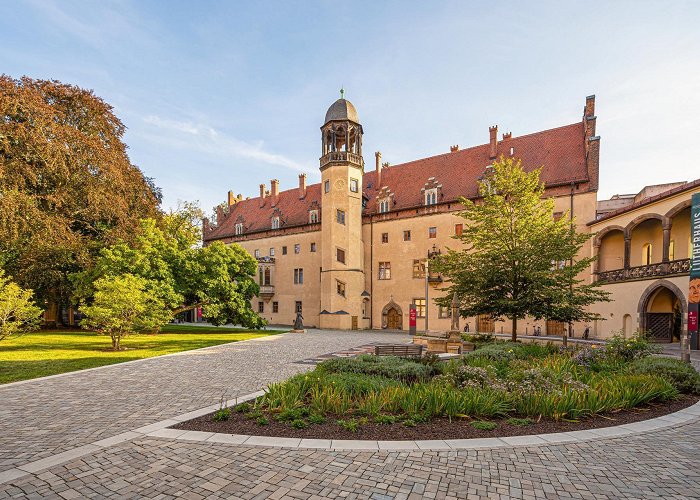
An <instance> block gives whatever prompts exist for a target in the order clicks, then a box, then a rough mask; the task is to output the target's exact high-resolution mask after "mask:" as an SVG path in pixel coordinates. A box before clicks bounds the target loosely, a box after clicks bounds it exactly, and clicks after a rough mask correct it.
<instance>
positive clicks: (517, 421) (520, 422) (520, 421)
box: [506, 417, 532, 426]
mask: <svg viewBox="0 0 700 500" xmlns="http://www.w3.org/2000/svg"><path fill="white" fill-rule="evenodd" d="M506 423H507V424H509V425H517V426H526V425H530V424H531V423H532V420H531V419H529V418H517V417H511V418H509V419H508V420H506Z"/></svg>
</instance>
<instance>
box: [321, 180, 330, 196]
mask: <svg viewBox="0 0 700 500" xmlns="http://www.w3.org/2000/svg"><path fill="white" fill-rule="evenodd" d="M330 191H331V181H326V182H324V183H323V192H324V193H330Z"/></svg>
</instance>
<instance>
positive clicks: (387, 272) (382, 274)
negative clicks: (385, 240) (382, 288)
mask: <svg viewBox="0 0 700 500" xmlns="http://www.w3.org/2000/svg"><path fill="white" fill-rule="evenodd" d="M379 279H380V280H390V279H391V262H380V263H379Z"/></svg>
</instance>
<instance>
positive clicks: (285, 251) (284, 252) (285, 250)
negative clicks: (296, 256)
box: [282, 245, 287, 255]
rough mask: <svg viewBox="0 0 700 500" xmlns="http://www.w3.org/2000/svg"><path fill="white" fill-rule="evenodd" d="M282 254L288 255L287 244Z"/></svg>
mask: <svg viewBox="0 0 700 500" xmlns="http://www.w3.org/2000/svg"><path fill="white" fill-rule="evenodd" d="M282 255H287V246H286V245H284V246H283V247H282Z"/></svg>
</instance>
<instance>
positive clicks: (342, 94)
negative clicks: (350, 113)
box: [340, 85, 345, 99]
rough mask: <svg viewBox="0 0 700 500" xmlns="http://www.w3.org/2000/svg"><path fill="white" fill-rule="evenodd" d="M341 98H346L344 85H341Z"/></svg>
mask: <svg viewBox="0 0 700 500" xmlns="http://www.w3.org/2000/svg"><path fill="white" fill-rule="evenodd" d="M340 98H341V99H345V89H344V88H343V86H342V85H341V86H340Z"/></svg>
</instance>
